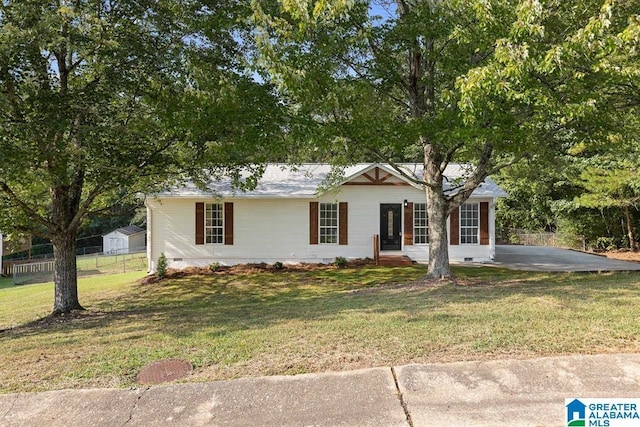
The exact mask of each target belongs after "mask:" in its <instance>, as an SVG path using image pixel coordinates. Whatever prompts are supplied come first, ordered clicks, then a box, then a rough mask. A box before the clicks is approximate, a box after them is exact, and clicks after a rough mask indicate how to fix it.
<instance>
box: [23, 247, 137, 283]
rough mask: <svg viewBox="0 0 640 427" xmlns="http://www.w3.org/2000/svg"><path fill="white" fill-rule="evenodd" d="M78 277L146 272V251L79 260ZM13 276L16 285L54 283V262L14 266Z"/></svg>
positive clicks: (94, 255) (88, 257)
mask: <svg viewBox="0 0 640 427" xmlns="http://www.w3.org/2000/svg"><path fill="white" fill-rule="evenodd" d="M77 268H78V277H86V276H95V275H100V274H115V273H125V272H128V271H146V270H147V253H146V251H140V252H130V253H126V254H115V255H113V254H93V255H83V256H79V257H78V258H77ZM11 275H12V277H13V284H14V285H24V284H27V283H44V282H52V281H53V260H47V261H38V262H29V263H21V264H13V265H12V272H11Z"/></svg>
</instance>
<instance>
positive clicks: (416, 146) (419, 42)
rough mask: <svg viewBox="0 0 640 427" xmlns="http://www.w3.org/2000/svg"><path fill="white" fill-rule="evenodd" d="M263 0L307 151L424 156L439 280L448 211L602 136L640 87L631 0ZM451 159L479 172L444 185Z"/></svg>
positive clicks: (276, 60) (264, 18) (273, 51)
mask: <svg viewBox="0 0 640 427" xmlns="http://www.w3.org/2000/svg"><path fill="white" fill-rule="evenodd" d="M631 3H634V4H633V5H632V4H631ZM253 5H254V9H255V18H254V19H255V21H256V22H257V23H258V31H257V40H258V44H259V46H260V48H261V52H262V54H263V56H262V62H261V65H262V67H263V69H264V71H265V73H266V75H267V76H268V78H271V79H273V81H274V82H276V83H277V84H278V85H279V87H280V89H281V94H282V96H285V97H287V99H289V100H291V103H292V105H295V109H296V110H295V111H296V113H298V114H299V115H300V116H303V117H305V118H306V120H304V121H301V122H300V123H301V125H300V128H301V129H302V130H301V131H300V135H301V139H302V138H305V137H306V138H307V139H306V141H307V142H308V145H307V147H309V148H310V149H312V150H320V151H322V152H324V153H328V157H329V158H330V160H331V161H332V162H334V163H336V164H345V163H349V162H353V161H355V160H357V159H359V158H361V157H362V156H366V157H367V158H369V159H379V160H382V161H385V162H390V163H391V164H392V165H396V162H398V161H402V160H419V161H421V162H423V163H424V166H425V168H424V170H425V173H424V176H423V177H422V180H421V182H422V184H424V186H425V190H426V199H427V209H428V215H429V260H430V261H429V274H430V275H431V276H432V277H441V276H448V275H450V274H451V273H450V270H449V265H448V250H447V234H446V218H447V216H448V214H449V212H451V211H453V210H454V209H456V208H457V207H458V206H459V205H460V204H461V203H463V202H464V201H465V200H466V199H467V198H468V197H469V195H470V194H471V193H472V192H473V190H474V189H475V188H477V186H478V185H480V183H481V182H482V181H483V180H484V179H485V178H486V177H487V176H488V175H489V174H492V173H495V172H497V171H499V170H500V169H501V168H503V167H506V166H509V165H511V164H513V163H515V162H517V161H518V160H520V159H522V158H524V157H527V156H529V157H532V156H534V155H537V156H538V157H539V158H542V159H544V158H545V155H541V154H544V153H553V152H556V150H557V149H558V148H559V147H564V149H565V150H566V149H569V148H570V147H572V146H573V145H575V144H578V143H590V144H595V143H598V142H600V143H601V142H602V141H603V138H604V137H605V135H607V134H608V133H609V132H610V130H611V129H612V127H614V126H618V129H621V127H622V126H624V121H623V120H620V119H619V116H618V115H617V112H618V111H619V109H620V108H621V105H622V104H623V103H624V102H628V103H634V102H635V101H636V97H637V93H638V80H637V76H638V61H637V54H638V53H637V42H638V28H639V27H638V22H639V21H638V18H637V16H636V15H634V13H635V11H636V10H638V8H637V7H635V6H637V5H636V4H635V2H633V1H632V2H625V3H624V4H623V3H621V4H620V5H617V4H616V5H614V4H613V3H612V2H609V1H607V2H605V3H604V4H602V3H600V2H598V1H591V0H582V1H579V2H571V3H567V2H561V1H548V2H538V1H525V2H520V1H514V0H489V1H486V0H482V1H481V0H456V1H437V0H436V1H433V0H423V1H406V0H398V1H383V0H381V1H356V0H352V1H349V0H335V1H326V0H325V1H315V2H274V1H268V0H264V1H261V0H254V1H253ZM596 89H597V91H596V92H594V90H596ZM600 95H602V97H601V96H600ZM308 129H313V131H309V130H308ZM293 131H295V129H293ZM451 162H458V163H467V164H469V165H471V166H472V167H470V168H469V172H468V175H467V176H466V177H464V178H463V179H461V180H460V181H459V182H457V183H456V185H453V186H452V190H451V191H445V190H444V186H443V182H444V179H445V178H444V176H443V175H444V171H445V168H446V166H447V165H448V164H449V163H451ZM396 166H397V165H396ZM398 169H399V172H402V169H401V168H398Z"/></svg>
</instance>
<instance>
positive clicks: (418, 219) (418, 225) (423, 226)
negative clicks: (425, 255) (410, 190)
mask: <svg viewBox="0 0 640 427" xmlns="http://www.w3.org/2000/svg"><path fill="white" fill-rule="evenodd" d="M427 243H429V219H428V218H427V204H426V203H414V204H413V244H414V245H425V244H427Z"/></svg>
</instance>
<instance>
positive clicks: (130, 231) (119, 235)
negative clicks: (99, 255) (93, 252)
mask: <svg viewBox="0 0 640 427" xmlns="http://www.w3.org/2000/svg"><path fill="white" fill-rule="evenodd" d="M145 237H146V231H145V230H144V229H142V228H140V227H138V226H135V225H128V226H126V227H121V228H118V229H117V230H113V231H112V232H110V233H107V234H105V235H104V236H102V251H103V252H104V253H106V254H126V253H129V252H137V251H143V250H145V248H146V245H145Z"/></svg>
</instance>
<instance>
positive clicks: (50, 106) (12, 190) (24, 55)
mask: <svg viewBox="0 0 640 427" xmlns="http://www.w3.org/2000/svg"><path fill="white" fill-rule="evenodd" d="M245 13H246V9H245V6H242V5H241V4H239V3H237V2H235V1H233V0H228V1H227V0H214V1H212V2H199V1H178V0H175V1H174V0H160V1H155V0H154V1H152V0H143V1H136V2H118V1H115V2H114V1H106V0H105V1H84V0H80V1H74V2H70V1H58V2H49V1H41V0H34V1H29V2H24V1H4V2H2V3H1V4H0V157H1V158H2V162H1V163H0V228H2V229H4V230H16V231H18V232H24V233H28V234H32V235H35V236H40V237H43V238H46V239H50V240H51V242H52V243H53V247H54V256H55V261H54V265H55V274H54V277H55V279H54V281H55V301H54V306H53V313H54V314H57V313H67V312H70V311H72V310H76V309H82V306H81V305H80V302H79V299H78V290H77V276H76V250H75V244H76V243H75V242H76V237H77V235H78V230H79V228H80V226H81V225H82V223H83V221H84V220H85V218H87V216H88V215H94V214H97V213H99V212H101V211H104V210H108V209H109V208H110V207H111V206H113V205H117V204H120V203H122V201H124V200H128V199H130V198H131V197H132V196H133V194H135V193H136V192H138V191H145V192H149V191H152V190H153V189H156V188H159V187H161V186H166V185H169V184H172V183H178V182H181V181H184V180H186V179H192V180H194V181H195V182H196V183H200V184H202V183H204V182H205V181H207V180H208V179H210V177H211V176H212V175H213V176H214V177H215V176H219V175H221V174H231V176H232V177H234V179H235V180H236V181H237V182H240V181H241V180H242V176H241V174H240V170H241V169H242V168H243V167H245V166H246V165H258V166H259V165H260V164H261V163H262V162H264V161H265V159H266V158H267V156H268V155H269V154H270V151H271V150H275V148H276V147H275V143H276V142H277V141H278V138H277V135H278V133H279V132H280V124H279V121H280V120H279V116H278V114H279V113H278V112H279V108H278V104H277V102H276V100H275V98H274V97H273V95H272V93H271V89H270V88H269V87H268V86H266V85H260V84H257V83H256V82H255V81H254V80H253V79H252V77H251V76H250V75H247V74H245V73H244V71H243V68H242V67H243V61H244V59H243V55H244V54H245V52H244V49H245V48H246V47H247V44H246V43H245V42H244V41H243V40H249V39H248V38H247V37H246V35H247V31H248V28H246V27H244V28H243V26H241V25H240V24H238V22H246V19H243V18H242V17H243V16H245V15H244V14H245ZM243 37H244V39H243ZM258 169H259V168H258ZM250 183H251V180H250V181H249V184H250Z"/></svg>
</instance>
